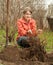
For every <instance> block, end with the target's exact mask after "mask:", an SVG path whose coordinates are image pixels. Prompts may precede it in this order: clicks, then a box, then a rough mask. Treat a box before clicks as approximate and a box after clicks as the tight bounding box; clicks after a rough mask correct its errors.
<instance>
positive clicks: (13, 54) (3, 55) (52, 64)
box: [0, 46, 53, 65]
mask: <svg viewBox="0 0 53 65" xmlns="http://www.w3.org/2000/svg"><path fill="white" fill-rule="evenodd" d="M27 50H28V49H27ZM22 51H23V52H24V51H26V49H25V50H23V49H21V48H19V49H18V47H17V46H7V47H6V48H4V50H3V51H2V52H0V63H2V64H4V65H53V53H50V54H47V61H44V62H42V61H39V60H38V59H37V58H36V56H33V57H31V58H33V59H34V58H35V60H31V58H28V59H26V57H25V56H24V55H23V54H25V53H23V54H21V52H22ZM26 53H27V54H28V53H29V52H28V51H27V52H26ZM23 56H24V57H23ZM27 57H29V56H27Z"/></svg>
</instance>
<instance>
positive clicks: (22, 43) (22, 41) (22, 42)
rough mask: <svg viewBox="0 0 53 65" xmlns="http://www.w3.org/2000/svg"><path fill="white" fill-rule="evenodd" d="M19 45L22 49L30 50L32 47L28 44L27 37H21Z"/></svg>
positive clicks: (18, 41)
mask: <svg viewBox="0 0 53 65" xmlns="http://www.w3.org/2000/svg"><path fill="white" fill-rule="evenodd" d="M17 44H18V45H19V46H21V47H24V48H28V47H30V45H29V44H28V42H27V36H21V37H20V38H19V39H18V40H17Z"/></svg>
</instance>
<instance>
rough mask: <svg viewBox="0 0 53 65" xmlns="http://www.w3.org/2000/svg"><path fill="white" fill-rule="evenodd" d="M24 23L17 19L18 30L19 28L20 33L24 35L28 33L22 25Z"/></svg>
mask: <svg viewBox="0 0 53 65" xmlns="http://www.w3.org/2000/svg"><path fill="white" fill-rule="evenodd" d="M22 24H23V23H21V21H19V20H18V21H17V30H18V34H19V35H21V36H23V35H26V30H24V28H23V26H22Z"/></svg>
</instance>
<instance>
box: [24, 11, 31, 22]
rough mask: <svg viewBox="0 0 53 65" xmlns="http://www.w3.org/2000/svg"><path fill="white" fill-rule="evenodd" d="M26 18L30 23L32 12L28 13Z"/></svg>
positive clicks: (25, 15)
mask: <svg viewBox="0 0 53 65" xmlns="http://www.w3.org/2000/svg"><path fill="white" fill-rule="evenodd" d="M24 18H25V19H26V20H27V21H29V20H30V19H31V12H30V11H27V12H26V13H25V14H24Z"/></svg>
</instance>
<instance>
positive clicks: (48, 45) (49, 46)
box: [39, 31, 53, 52]
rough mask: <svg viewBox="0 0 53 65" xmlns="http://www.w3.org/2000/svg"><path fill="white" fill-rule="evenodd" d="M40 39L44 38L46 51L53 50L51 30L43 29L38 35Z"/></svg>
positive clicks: (52, 33)
mask: <svg viewBox="0 0 53 65" xmlns="http://www.w3.org/2000/svg"><path fill="white" fill-rule="evenodd" d="M39 37H40V39H41V40H43V39H45V40H46V45H45V49H46V51H48V52H51V51H53V32H51V31H44V32H43V34H41V35H39Z"/></svg>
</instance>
